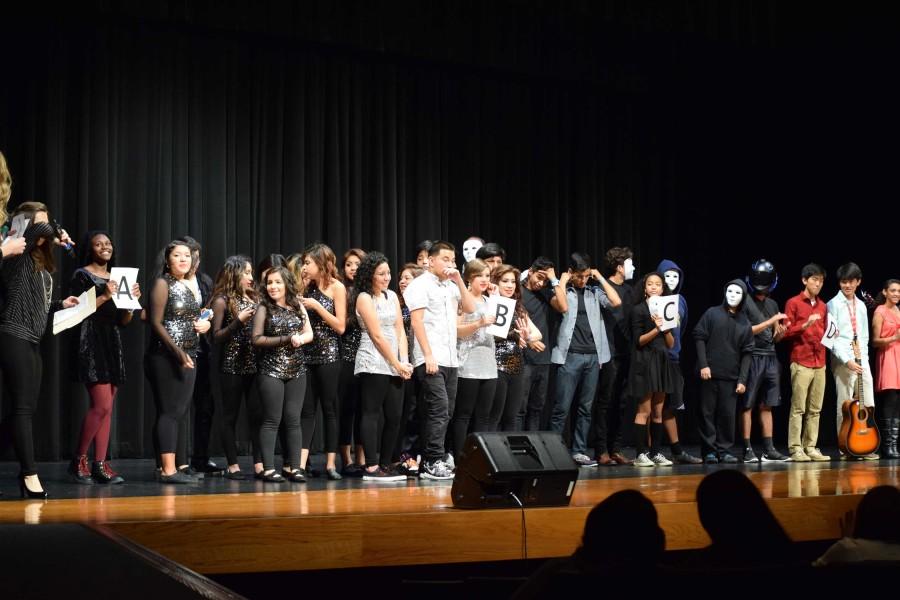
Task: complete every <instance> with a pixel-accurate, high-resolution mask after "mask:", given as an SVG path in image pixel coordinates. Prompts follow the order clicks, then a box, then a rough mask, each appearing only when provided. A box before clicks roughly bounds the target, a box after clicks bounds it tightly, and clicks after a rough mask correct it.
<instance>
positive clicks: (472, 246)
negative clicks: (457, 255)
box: [463, 238, 484, 262]
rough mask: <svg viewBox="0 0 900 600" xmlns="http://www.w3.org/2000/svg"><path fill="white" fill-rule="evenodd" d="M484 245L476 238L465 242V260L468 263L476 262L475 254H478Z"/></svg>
mask: <svg viewBox="0 0 900 600" xmlns="http://www.w3.org/2000/svg"><path fill="white" fill-rule="evenodd" d="M483 245H484V243H483V242H482V241H481V240H479V239H476V238H469V239H467V240H466V241H465V242H463V258H465V259H466V262H469V261H470V260H475V253H476V252H478V249H479V248H481V247H482V246H483Z"/></svg>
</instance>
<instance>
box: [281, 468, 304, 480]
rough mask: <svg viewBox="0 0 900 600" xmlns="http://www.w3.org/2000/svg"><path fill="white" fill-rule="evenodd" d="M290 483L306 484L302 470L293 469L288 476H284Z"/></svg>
mask: <svg viewBox="0 0 900 600" xmlns="http://www.w3.org/2000/svg"><path fill="white" fill-rule="evenodd" d="M285 477H286V478H287V480H288V481H290V482H291V483H306V474H305V473H304V472H303V469H294V470H293V471H291V474H290V475H285Z"/></svg>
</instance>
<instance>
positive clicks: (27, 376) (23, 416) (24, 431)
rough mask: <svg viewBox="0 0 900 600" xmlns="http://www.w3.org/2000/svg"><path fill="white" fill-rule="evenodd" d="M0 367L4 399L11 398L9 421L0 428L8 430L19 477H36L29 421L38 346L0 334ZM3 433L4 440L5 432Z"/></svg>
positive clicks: (37, 381) (36, 392) (37, 384)
mask: <svg viewBox="0 0 900 600" xmlns="http://www.w3.org/2000/svg"><path fill="white" fill-rule="evenodd" d="M0 366H2V368H3V376H4V378H5V380H6V384H5V387H6V391H7V395H6V397H7V398H11V399H12V418H11V419H10V420H9V421H7V423H9V424H4V427H3V428H4V430H8V428H10V427H11V428H12V438H13V444H14V446H15V448H16V456H17V457H18V459H19V466H20V469H21V471H22V475H37V464H36V463H35V462H34V436H33V434H32V420H33V417H34V410H35V408H37V402H38V396H40V394H41V371H42V363H41V349H40V346H39V345H38V344H35V343H32V342H29V341H28V340H23V339H20V338H17V337H15V336H12V335H9V334H6V333H3V334H0ZM10 421H11V422H10ZM3 433H4V436H3V437H4V439H5V438H6V437H7V436H8V431H4V432H3Z"/></svg>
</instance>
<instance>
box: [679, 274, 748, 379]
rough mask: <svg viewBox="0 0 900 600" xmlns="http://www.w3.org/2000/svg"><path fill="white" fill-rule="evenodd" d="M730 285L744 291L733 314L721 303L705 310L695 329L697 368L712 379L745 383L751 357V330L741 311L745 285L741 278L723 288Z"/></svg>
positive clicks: (745, 292) (744, 297) (745, 289)
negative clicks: (708, 373)
mask: <svg viewBox="0 0 900 600" xmlns="http://www.w3.org/2000/svg"><path fill="white" fill-rule="evenodd" d="M730 285H737V286H740V288H741V290H743V292H744V295H743V297H742V298H741V303H740V304H739V305H738V306H737V308H736V309H735V311H734V312H731V311H730V310H729V309H728V304H727V303H726V302H725V301H723V302H722V304H721V305H719V306H713V307H711V308H709V309H707V310H706V312H705V313H703V316H702V317H700V322H699V323H697V326H696V327H694V340H695V341H696V342H697V368H699V369H704V368H706V367H709V369H710V371H712V378H713V379H726V380H731V381H734V380H737V382H738V383H744V384H746V383H747V372H748V371H749V370H750V356H751V354H753V330H752V329H751V328H750V321H749V320H747V317H746V316H745V315H744V311H743V308H744V303H745V302H746V301H747V286H746V285H745V284H744V282H743V281H741V280H740V279H733V280H731V281H729V282H728V284H727V285H726V286H725V289H726V290H727V289H728V286H730Z"/></svg>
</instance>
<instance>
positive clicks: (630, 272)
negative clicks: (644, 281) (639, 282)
mask: <svg viewBox="0 0 900 600" xmlns="http://www.w3.org/2000/svg"><path fill="white" fill-rule="evenodd" d="M622 266H623V267H624V268H625V281H631V278H632V277H634V261H633V260H631V259H630V258H626V259H625V263H624V264H623V265H622Z"/></svg>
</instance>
